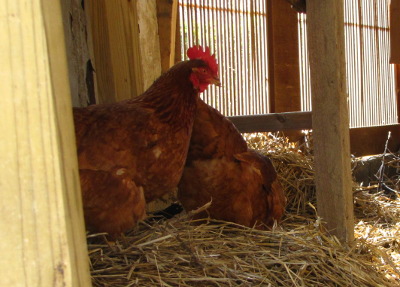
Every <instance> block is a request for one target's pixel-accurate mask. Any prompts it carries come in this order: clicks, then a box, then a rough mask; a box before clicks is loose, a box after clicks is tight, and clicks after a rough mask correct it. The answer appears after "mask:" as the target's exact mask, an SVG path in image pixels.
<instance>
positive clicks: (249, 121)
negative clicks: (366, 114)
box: [228, 112, 400, 157]
mask: <svg viewBox="0 0 400 287" xmlns="http://www.w3.org/2000/svg"><path fill="white" fill-rule="evenodd" d="M228 119H229V120H231V121H232V122H233V124H234V125H235V126H236V128H237V129H238V130H239V131H240V132H241V133H254V132H277V131H283V132H285V135H286V136H287V135H288V134H287V132H288V131H293V130H298V131H301V130H311V129H312V114H311V112H289V113H275V114H267V115H256V116H235V117H228ZM389 132H391V139H390V141H389V145H388V147H389V149H390V150H391V151H392V152H397V151H398V150H399V149H400V124H397V125H388V126H380V127H365V128H352V129H350V151H351V154H352V155H354V156H357V157H358V156H366V155H375V154H380V153H383V151H384V148H385V143H386V139H387V135H388V133H389Z"/></svg>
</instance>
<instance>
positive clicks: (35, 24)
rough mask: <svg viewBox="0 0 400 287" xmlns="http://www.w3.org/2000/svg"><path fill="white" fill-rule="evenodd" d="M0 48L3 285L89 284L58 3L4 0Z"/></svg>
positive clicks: (0, 279)
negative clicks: (0, 82)
mask: <svg viewBox="0 0 400 287" xmlns="http://www.w3.org/2000/svg"><path fill="white" fill-rule="evenodd" d="M0 49H1V53H0V65H1V69H0V76H1V79H2V84H1V85H0V94H1V95H2V96H1V97H0V106H1V110H2V116H1V119H0V134H1V137H0V197H1V200H0V213H1V216H0V217H1V220H0V230H1V234H2V239H1V244H0V254H1V260H0V269H1V270H3V271H4V270H7V271H5V272H2V276H0V286H67V287H69V286H91V281H90V274H89V264H88V263H89V262H88V256H87V248H86V239H85V231H84V223H83V210H82V202H81V197H80V186H79V178H78V169H77V159H76V150H75V144H74V132H73V122H72V111H71V97H70V89H69V83H68V71H67V60H66V51H65V40H64V32H63V27H62V16H61V9H60V1H42V0H29V1H28V0H5V1H1V2H0Z"/></svg>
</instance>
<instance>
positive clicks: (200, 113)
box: [178, 100, 286, 228]
mask: <svg viewBox="0 0 400 287" xmlns="http://www.w3.org/2000/svg"><path fill="white" fill-rule="evenodd" d="M178 198H179V200H180V202H181V203H182V205H183V207H184V208H185V209H186V210H187V211H189V210H194V209H197V208H199V207H201V206H203V205H204V204H206V203H207V202H210V201H212V202H211V205H210V207H209V208H208V210H207V211H206V212H203V213H201V214H197V215H196V218H202V217H205V216H207V213H208V215H209V216H210V217H211V218H215V219H220V220H226V221H231V222H235V223H239V224H242V225H245V226H249V227H253V226H254V227H257V228H264V227H265V226H272V225H273V223H274V221H275V220H277V221H279V220H280V219H281V217H282V215H283V213H284V210H285V205H286V198H285V195H284V192H283V189H282V187H281V185H280V183H279V181H278V178H277V173H276V171H275V168H274V166H273V165H272V163H271V161H270V160H269V159H268V158H267V157H266V156H263V155H261V154H259V153H258V152H256V151H253V150H248V149H247V144H246V142H245V140H244V139H243V137H242V136H241V134H240V133H239V131H238V130H237V129H236V128H235V126H234V125H233V124H232V122H230V121H229V120H228V119H227V118H225V117H224V116H223V115H221V114H220V113H219V112H218V111H217V110H215V109H214V108H212V107H210V106H209V105H207V104H205V103H204V102H202V101H201V100H199V103H198V107H197V115H196V118H195V122H194V126H193V133H192V139H191V142H190V147H189V153H188V158H187V161H186V165H185V169H184V172H183V176H182V179H181V181H180V183H179V189H178Z"/></svg>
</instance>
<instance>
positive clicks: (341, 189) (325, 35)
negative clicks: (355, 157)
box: [307, 0, 354, 242]
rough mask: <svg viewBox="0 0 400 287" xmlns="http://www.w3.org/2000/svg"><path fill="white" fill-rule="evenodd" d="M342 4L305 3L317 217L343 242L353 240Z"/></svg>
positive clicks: (316, 0)
mask: <svg viewBox="0 0 400 287" xmlns="http://www.w3.org/2000/svg"><path fill="white" fill-rule="evenodd" d="M343 17H344V16H343V0H342V1H338V0H325V1H320V0H309V1H307V33H308V37H309V38H308V47H309V57H310V68H311V88H312V110H313V117H312V122H313V136H314V149H315V171H316V175H315V181H316V188H317V207H318V213H319V215H320V216H321V217H322V218H323V220H324V221H326V226H327V228H328V230H330V231H331V232H332V234H334V235H336V236H337V237H338V238H339V239H340V240H343V241H347V242H351V241H352V240H353V237H354V219H353V197H352V196H353V194H352V188H351V187H352V180H351V169H350V144H349V113H348V108H347V94H346V77H345V56H344V20H343Z"/></svg>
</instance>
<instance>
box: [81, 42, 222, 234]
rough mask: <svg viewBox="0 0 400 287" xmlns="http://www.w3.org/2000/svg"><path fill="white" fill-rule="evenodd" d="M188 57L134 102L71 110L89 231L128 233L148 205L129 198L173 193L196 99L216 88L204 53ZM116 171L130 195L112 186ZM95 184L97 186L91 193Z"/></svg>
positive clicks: (212, 65)
mask: <svg viewBox="0 0 400 287" xmlns="http://www.w3.org/2000/svg"><path fill="white" fill-rule="evenodd" d="M188 56H189V59H190V60H188V61H184V62H180V63H178V64H176V65H175V66H173V67H172V68H171V69H169V70H168V71H167V72H166V73H165V74H163V75H162V76H160V77H159V78H158V79H157V80H156V81H155V82H154V83H153V85H152V86H151V87H150V88H149V89H148V90H147V91H146V92H144V93H143V94H142V95H141V96H139V97H137V98H135V99H130V100H126V101H122V102H119V103H114V104H106V105H94V106H89V107H86V108H75V109H74V121H75V131H76V138H77V150H78V161H79V168H80V170H81V174H82V175H83V177H84V179H83V180H82V181H81V183H82V184H81V187H82V193H83V198H84V212H85V213H86V221H87V223H88V227H92V228H93V231H105V232H115V231H117V232H123V231H126V230H127V229H129V228H131V227H133V226H134V224H135V223H136V222H137V220H138V219H140V218H142V216H137V214H140V215H141V214H142V209H143V206H144V204H145V201H144V199H142V200H138V201H134V200H133V201H130V199H131V198H138V199H140V198H141V196H140V194H138V193H140V192H143V193H144V198H145V200H146V201H147V202H149V201H152V200H154V199H156V198H158V197H161V196H162V195H164V194H166V193H168V192H171V191H174V190H175V189H176V187H177V184H178V182H179V180H180V178H181V175H182V171H183V167H184V163H185V160H186V155H187V151H188V146H189V140H190V136H191V133H192V127H193V121H194V116H195V111H196V105H197V98H198V96H199V93H200V92H202V91H204V90H205V89H206V88H207V86H208V85H209V84H219V79H218V66H217V63H216V60H215V57H214V55H212V56H211V55H210V53H209V50H208V48H206V50H205V51H203V49H202V48H201V47H193V48H190V49H189V50H188ZM116 168H118V169H120V168H123V169H125V170H126V173H127V174H129V175H130V179H131V180H132V182H131V183H132V184H131V183H129V184H130V187H129V188H127V186H125V184H126V182H125V183H122V182H119V183H118V182H116V181H118V178H116V175H115V174H114V173H113V172H114V170H115V169H116ZM88 173H89V174H90V175H88ZM102 175H103V176H104V178H101V176H102ZM94 180H95V181H96V182H93V181H94ZM97 182H98V183H99V185H100V184H101V185H102V186H98V188H96V184H97ZM128 191H129V192H128ZM128 201H130V202H131V203H132V204H127V202H128ZM121 209H123V210H121ZM115 210H119V212H118V213H117V214H115ZM127 217H128V218H129V219H127ZM107 218H108V221H107ZM127 222H128V223H129V224H128V223H127Z"/></svg>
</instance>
